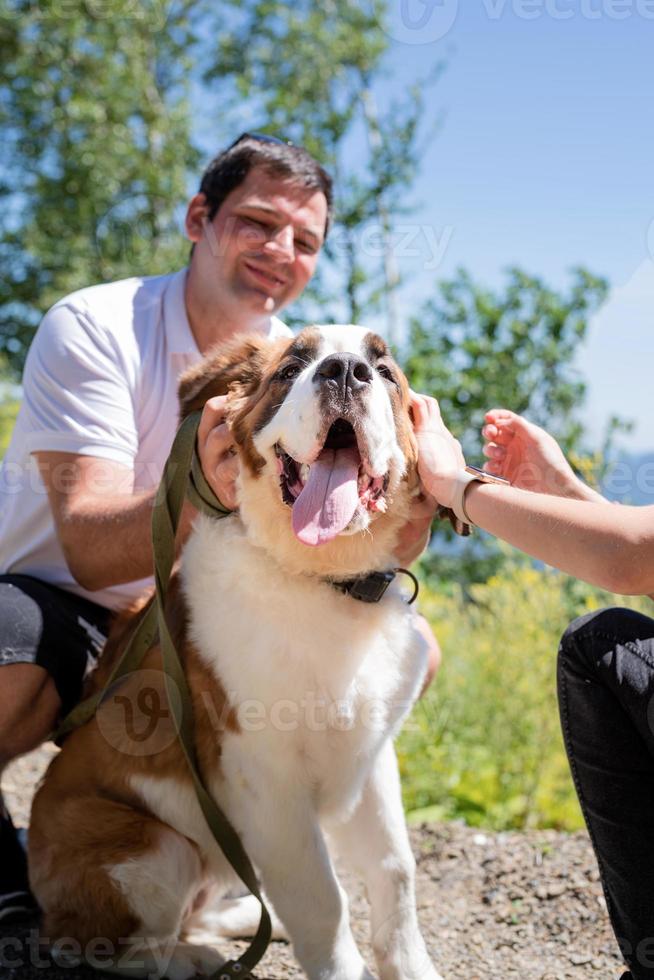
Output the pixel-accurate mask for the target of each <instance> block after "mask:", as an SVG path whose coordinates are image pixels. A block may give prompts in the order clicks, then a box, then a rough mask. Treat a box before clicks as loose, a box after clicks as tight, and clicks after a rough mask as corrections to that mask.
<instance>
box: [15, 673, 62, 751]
mask: <svg viewBox="0 0 654 980" xmlns="http://www.w3.org/2000/svg"><path fill="white" fill-rule="evenodd" d="M60 709H61V700H60V698H59V695H58V694H57V689H56V687H55V684H54V681H53V680H52V678H51V677H50V676H49V674H48V673H47V672H46V671H45V670H44V669H43V668H42V667H37V666H36V665H35V664H4V665H3V666H2V667H0V768H2V767H3V766H5V765H6V764H7V763H8V762H10V761H11V759H14V758H15V757H16V756H18V755H22V754H23V753H25V752H30V751H31V750H32V749H34V748H36V747H37V746H38V745H40V744H41V743H42V742H44V741H45V739H46V738H47V737H48V735H49V733H50V732H51V731H52V730H53V728H54V727H55V725H56V722H57V718H58V716H59V711H60Z"/></svg>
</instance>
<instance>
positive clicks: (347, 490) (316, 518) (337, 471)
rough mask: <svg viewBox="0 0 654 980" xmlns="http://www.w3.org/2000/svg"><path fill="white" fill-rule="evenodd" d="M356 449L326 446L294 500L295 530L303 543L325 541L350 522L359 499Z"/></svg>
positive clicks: (358, 461) (359, 461)
mask: <svg viewBox="0 0 654 980" xmlns="http://www.w3.org/2000/svg"><path fill="white" fill-rule="evenodd" d="M360 463H361V459H360V457H359V454H358V452H357V451H356V449H323V451H322V452H321V454H320V456H319V457H318V459H317V460H316V461H315V463H314V464H313V465H312V466H311V469H310V470H309V479H308V480H307V482H306V484H305V485H304V487H303V488H302V490H301V492H300V495H299V497H298V498H297V500H296V501H295V503H294V504H293V530H294V532H295V535H296V537H298V538H299V539H300V541H302V542H303V543H304V544H311V545H316V544H324V543H325V542H326V541H331V540H332V538H335V537H336V535H337V534H339V533H340V532H341V531H342V530H343V529H344V528H346V527H347V526H348V524H349V523H350V521H351V520H352V518H353V516H354V512H355V510H356V509H357V506H358V503H359V491H358V488H357V479H358V476H359V464H360Z"/></svg>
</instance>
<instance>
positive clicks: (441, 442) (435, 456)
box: [411, 391, 466, 507]
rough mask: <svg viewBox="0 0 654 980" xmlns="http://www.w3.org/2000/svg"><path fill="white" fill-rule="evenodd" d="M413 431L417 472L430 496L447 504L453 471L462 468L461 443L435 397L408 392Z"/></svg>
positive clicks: (448, 505) (455, 474)
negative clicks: (442, 416) (443, 416)
mask: <svg viewBox="0 0 654 980" xmlns="http://www.w3.org/2000/svg"><path fill="white" fill-rule="evenodd" d="M411 412H412V415H413V431H414V434H415V437H416V441H417V443H418V476H419V477H420V481H421V483H422V485H423V488H424V490H425V492H426V493H427V494H429V496H430V497H433V498H434V500H435V501H436V502H437V503H438V504H441V505H442V506H443V507H451V506H452V500H453V497H454V491H455V487H456V478H457V474H458V473H460V472H461V470H462V469H465V465H466V461H465V459H464V457H463V451H462V449H461V443H460V442H459V441H458V439H455V438H454V436H453V435H452V433H451V432H450V430H449V429H448V428H447V426H446V425H445V423H444V422H443V419H442V418H441V410H440V408H439V405H438V402H437V401H436V399H435V398H431V397H430V396H429V395H418V394H417V393H416V392H415V391H412V392H411Z"/></svg>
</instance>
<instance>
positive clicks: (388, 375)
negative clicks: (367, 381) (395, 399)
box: [377, 364, 395, 384]
mask: <svg viewBox="0 0 654 980" xmlns="http://www.w3.org/2000/svg"><path fill="white" fill-rule="evenodd" d="M377 373H378V374H381V376H382V378H383V379H384V380H385V381H392V382H393V384H395V378H394V376H393V372H392V371H391V369H390V368H389V367H388V365H386V364H378V365H377Z"/></svg>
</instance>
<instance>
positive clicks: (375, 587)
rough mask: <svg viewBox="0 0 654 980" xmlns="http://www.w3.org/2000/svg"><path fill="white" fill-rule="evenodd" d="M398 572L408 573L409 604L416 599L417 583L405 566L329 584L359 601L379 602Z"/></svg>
mask: <svg viewBox="0 0 654 980" xmlns="http://www.w3.org/2000/svg"><path fill="white" fill-rule="evenodd" d="M398 572H401V573H402V574H403V575H408V576H409V578H410V579H411V581H412V582H413V595H412V596H411V598H410V599H407V605H409V606H410V605H411V603H412V602H415V600H416V597H417V595H418V589H419V585H418V579H417V578H416V577H415V575H414V574H413V572H409V571H408V570H407V569H406V568H396V569H394V570H393V571H390V572H371V573H370V574H369V575H362V576H360V577H359V578H350V579H346V580H345V581H344V582H334V581H332V580H330V584H331V585H333V586H334V588H335V589H338V590H339V592H346V593H347V594H348V595H350V596H352V598H353V599H358V600H359V601H360V602H379V600H380V599H381V598H382V596H383V595H384V593H385V592H386V589H387V588H388V586H389V585H390V584H391V582H392V581H393V579H394V578H395V576H396V575H397V573H398Z"/></svg>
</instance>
